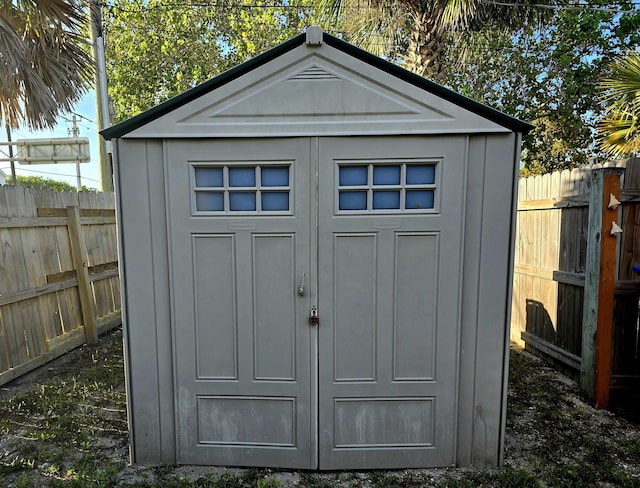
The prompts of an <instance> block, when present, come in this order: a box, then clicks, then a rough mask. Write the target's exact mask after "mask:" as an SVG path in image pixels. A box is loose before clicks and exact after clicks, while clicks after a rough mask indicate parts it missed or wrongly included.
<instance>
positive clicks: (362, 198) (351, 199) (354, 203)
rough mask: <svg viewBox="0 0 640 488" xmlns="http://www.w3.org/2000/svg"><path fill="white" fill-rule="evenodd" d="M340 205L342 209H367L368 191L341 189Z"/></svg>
mask: <svg viewBox="0 0 640 488" xmlns="http://www.w3.org/2000/svg"><path fill="white" fill-rule="evenodd" d="M339 199H340V201H339V203H338V207H339V209H340V210H366V209H367V192H366V191H341V192H340V196H339Z"/></svg>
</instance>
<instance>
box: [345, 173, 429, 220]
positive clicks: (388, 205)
mask: <svg viewBox="0 0 640 488" xmlns="http://www.w3.org/2000/svg"><path fill="white" fill-rule="evenodd" d="M435 196H436V163H435V162H419V163H414V162H411V163H408V162H402V163H389V162H382V163H369V164H353V163H349V164H339V165H338V202H337V203H338V210H339V211H340V212H393V211H403V212H429V211H433V210H434V208H435Z"/></svg>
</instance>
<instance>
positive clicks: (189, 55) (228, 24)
mask: <svg viewBox="0 0 640 488" xmlns="http://www.w3.org/2000/svg"><path fill="white" fill-rule="evenodd" d="M205 4H206V2H205ZM205 4H203V2H196V1H185V2H175V1H174V0H114V1H113V2H110V5H109V6H108V7H107V8H106V11H105V26H106V28H107V34H106V39H107V44H106V50H107V73H108V77H109V95H110V96H111V98H112V100H113V103H114V108H115V112H116V119H117V120H119V121H120V120H123V119H126V118H128V117H131V116H133V115H135V114H137V113H139V112H141V111H144V110H146V109H149V108H151V107H153V106H155V105H157V104H159V103H161V102H164V101H165V100H167V99H169V98H171V97H173V96H175V95H177V94H179V93H182V92H183V91H185V90H187V89H189V88H192V87H194V86H195V85H197V84H199V83H202V82H204V81H206V80H208V79H209V78H212V77H213V76H216V75H218V74H220V73H222V72H223V71H225V70H227V69H229V68H232V67H234V66H236V65H237V64H239V63H241V62H242V61H245V60H246V59H248V58H250V57H252V56H255V55H257V54H260V53H261V52H263V51H265V50H266V49H268V48H270V47H272V46H274V45H276V44H278V43H280V42H282V41H284V40H286V39H288V38H289V37H291V36H293V35H295V34H298V33H300V31H301V30H302V28H303V27H304V25H305V22H304V19H305V18H306V12H305V10H304V9H297V8H289V2H288V1H286V0H276V1H274V2H269V5H270V6H269V7H264V6H261V4H260V2H255V1H253V0H241V1H237V2H219V3H215V2H212V4H211V6H206V5H205Z"/></svg>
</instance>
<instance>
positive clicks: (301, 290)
mask: <svg viewBox="0 0 640 488" xmlns="http://www.w3.org/2000/svg"><path fill="white" fill-rule="evenodd" d="M298 295H299V296H301V297H303V296H304V273H302V276H301V277H300V286H299V287H298Z"/></svg>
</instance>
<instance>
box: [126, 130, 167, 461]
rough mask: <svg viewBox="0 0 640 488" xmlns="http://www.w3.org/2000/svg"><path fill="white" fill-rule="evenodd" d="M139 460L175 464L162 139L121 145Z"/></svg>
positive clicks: (136, 454) (131, 389)
mask: <svg viewBox="0 0 640 488" xmlns="http://www.w3.org/2000/svg"><path fill="white" fill-rule="evenodd" d="M117 147H118V158H117V159H118V161H119V162H118V163H117V175H118V178H117V184H118V193H119V205H120V208H121V209H125V210H124V211H123V212H120V215H119V217H120V222H119V226H120V231H121V233H122V238H121V243H122V246H121V251H120V252H121V259H122V262H123V263H124V266H123V269H126V275H125V277H124V279H125V282H126V286H125V287H124V297H123V299H124V301H125V303H126V317H125V318H124V319H123V322H124V328H125V347H126V348H127V361H126V364H127V367H128V371H127V380H128V382H129V384H128V388H129V395H130V396H129V402H130V413H129V415H130V419H131V424H132V425H131V430H132V437H133V438H132V441H131V442H132V460H133V462H135V463H138V464H150V463H174V462H175V459H176V453H175V433H174V406H173V369H172V354H171V328H170V307H169V272H168V265H167V262H168V259H167V237H166V236H167V221H166V212H165V185H164V172H163V145H162V142H161V141H130V140H122V139H121V140H119V141H118V145H117Z"/></svg>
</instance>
